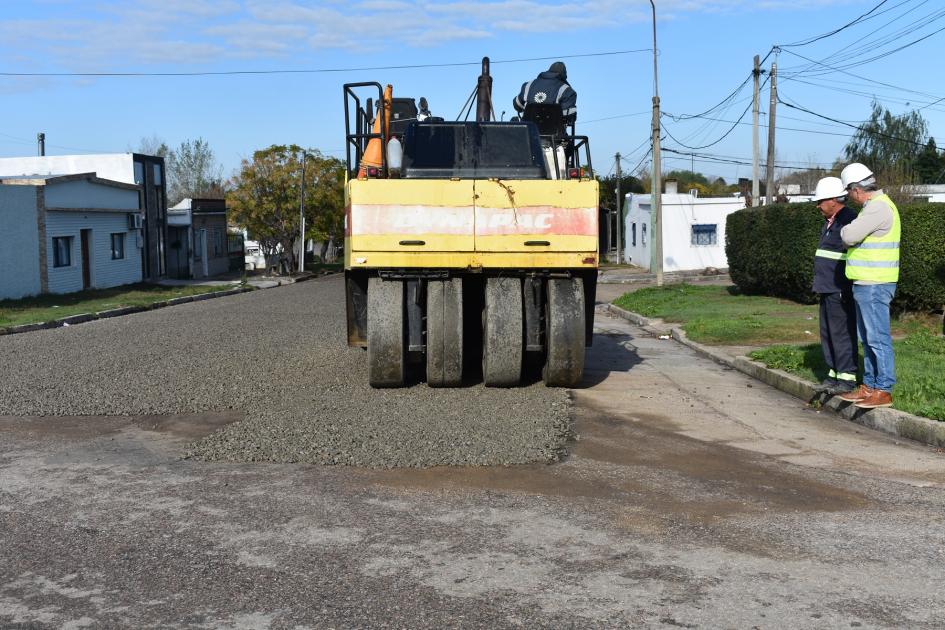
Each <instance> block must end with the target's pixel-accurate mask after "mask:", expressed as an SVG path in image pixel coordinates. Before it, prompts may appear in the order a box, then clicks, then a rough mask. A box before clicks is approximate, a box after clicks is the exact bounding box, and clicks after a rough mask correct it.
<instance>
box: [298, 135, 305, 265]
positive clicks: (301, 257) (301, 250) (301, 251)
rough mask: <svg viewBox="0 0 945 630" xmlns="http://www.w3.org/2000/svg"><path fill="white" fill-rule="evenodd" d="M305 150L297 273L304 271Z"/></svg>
mask: <svg viewBox="0 0 945 630" xmlns="http://www.w3.org/2000/svg"><path fill="white" fill-rule="evenodd" d="M306 157H307V155H306V153H305V150H304V149H303V151H302V183H301V190H300V191H299V236H300V241H299V242H300V245H299V273H302V272H303V271H305V158H306Z"/></svg>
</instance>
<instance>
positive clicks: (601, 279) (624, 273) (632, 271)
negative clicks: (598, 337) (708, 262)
mask: <svg viewBox="0 0 945 630" xmlns="http://www.w3.org/2000/svg"><path fill="white" fill-rule="evenodd" d="M663 282H664V283H665V284H678V283H680V282H689V283H700V284H701V283H725V284H731V282H732V280H731V278H730V277H729V275H728V270H727V269H720V270H717V273H706V272H705V271H704V270H700V271H668V272H666V273H664V274H663ZM597 283H598V284H651V283H653V284H655V283H656V274H655V273H651V272H649V271H647V270H646V269H641V268H640V267H634V266H633V265H613V266H604V267H600V268H599V269H598V272H597Z"/></svg>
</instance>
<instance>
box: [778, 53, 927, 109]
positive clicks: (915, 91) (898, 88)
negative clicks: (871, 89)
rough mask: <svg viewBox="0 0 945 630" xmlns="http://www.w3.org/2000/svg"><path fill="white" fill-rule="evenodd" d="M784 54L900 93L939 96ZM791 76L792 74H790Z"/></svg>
mask: <svg viewBox="0 0 945 630" xmlns="http://www.w3.org/2000/svg"><path fill="white" fill-rule="evenodd" d="M784 52H786V53H788V54H789V55H794V56H795V57H800V58H801V59H804V60H805V61H809V62H810V63H813V64H816V65H818V66H823V67H824V68H828V69H830V70H831V71H833V72H843V73H844V74H846V75H849V76H851V77H856V78H857V79H861V80H863V81H868V82H869V83H871V84H875V85H882V86H884V87H887V88H890V89H893V90H896V91H899V92H909V93H911V94H918V95H919V96H925V97H928V98H938V95H937V94H930V93H928V92H920V91H918V90H912V89H909V88H904V87H902V86H900V85H894V84H892V83H885V82H883V81H878V80H876V79H870V78H869V77H864V76H862V75H859V74H855V73H853V72H849V71H846V70H844V69H841V68H838V67H836V66H833V65H830V64H827V63H824V62H822V61H815V60H814V59H811V58H809V57H805V56H804V55H801V54H799V53H796V52H794V51H793V50H785V51H784ZM789 74H790V73H789ZM796 74H803V73H800V72H798V73H796ZM784 80H788V81H799V79H795V78H794V76H788V77H787V78H786V79H784Z"/></svg>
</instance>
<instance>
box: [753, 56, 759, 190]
mask: <svg viewBox="0 0 945 630" xmlns="http://www.w3.org/2000/svg"><path fill="white" fill-rule="evenodd" d="M753 74H754V75H755V97H754V101H752V106H751V114H752V127H751V149H752V151H751V205H752V206H757V205H758V201H759V200H758V196H759V195H760V194H761V191H760V190H759V189H760V186H759V185H758V171H759V168H758V162H759V160H761V142H760V141H759V139H758V106H759V103H758V100H759V99H758V91H759V89H760V85H759V84H760V83H761V61H760V57H759V56H758V55H755V69H754V71H753Z"/></svg>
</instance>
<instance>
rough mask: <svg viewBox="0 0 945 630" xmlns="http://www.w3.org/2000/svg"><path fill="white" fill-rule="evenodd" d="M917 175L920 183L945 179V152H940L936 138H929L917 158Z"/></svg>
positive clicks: (937, 181) (933, 182)
mask: <svg viewBox="0 0 945 630" xmlns="http://www.w3.org/2000/svg"><path fill="white" fill-rule="evenodd" d="M915 177H916V181H917V182H918V183H920V184H938V183H941V182H942V181H945V154H942V153H941V152H939V150H938V147H937V146H936V145H935V138H929V141H928V142H927V143H926V144H925V146H924V147H923V148H922V150H921V151H920V152H919V155H917V156H916V159H915Z"/></svg>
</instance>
